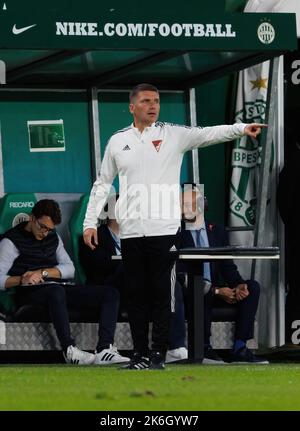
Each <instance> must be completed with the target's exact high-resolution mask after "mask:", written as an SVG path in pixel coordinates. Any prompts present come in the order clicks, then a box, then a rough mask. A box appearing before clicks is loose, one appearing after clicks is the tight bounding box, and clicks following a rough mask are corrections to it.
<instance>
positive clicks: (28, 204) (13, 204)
mask: <svg viewBox="0 0 300 431" xmlns="http://www.w3.org/2000/svg"><path fill="white" fill-rule="evenodd" d="M33 207H34V202H32V201H29V202H10V203H9V208H33Z"/></svg>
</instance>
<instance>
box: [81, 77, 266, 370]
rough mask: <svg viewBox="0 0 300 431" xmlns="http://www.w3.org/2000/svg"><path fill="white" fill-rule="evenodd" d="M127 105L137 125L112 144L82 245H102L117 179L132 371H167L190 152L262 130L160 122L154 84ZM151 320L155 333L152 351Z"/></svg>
mask: <svg viewBox="0 0 300 431" xmlns="http://www.w3.org/2000/svg"><path fill="white" fill-rule="evenodd" d="M129 99H130V104H129V110H130V112H131V114H132V115H133V120H134V121H133V124H132V125H131V126H129V127H127V128H125V129H122V130H119V131H117V132H116V133H114V134H113V135H112V137H111V138H110V140H109V142H108V145H107V147H106V151H105V154H104V158H103V162H102V166H101V175H100V177H99V178H98V179H97V180H96V181H95V183H94V185H93V188H92V191H91V195H90V199H89V204H88V207H87V211H86V215H85V220H84V241H85V243H86V244H87V245H88V246H89V247H91V248H92V249H93V248H94V247H95V245H96V244H98V240H99V241H101V238H99V239H98V238H97V223H98V218H99V217H100V213H101V211H102V210H103V207H104V205H105V203H106V201H107V198H108V195H109V192H110V188H111V184H112V182H113V180H114V178H115V176H116V175H117V174H118V175H119V182H120V190H119V194H120V197H119V200H118V202H117V205H116V219H117V221H118V223H119V226H120V238H121V245H122V246H121V248H122V257H123V262H124V268H125V271H126V275H127V277H128V280H129V288H128V299H129V301H128V302H129V309H128V315H129V322H130V327H131V332H132V338H133V344H134V354H133V357H132V360H131V363H130V364H129V366H128V368H129V369H145V368H150V369H163V368H164V361H165V352H166V350H167V348H168V335H169V322H170V313H171V310H172V309H173V308H174V286H175V281H176V276H175V261H176V258H177V255H178V254H177V248H178V245H179V235H180V218H181V209H180V186H179V178H180V169H181V163H182V159H183V156H184V153H185V152H186V151H189V150H193V149H195V148H202V147H207V146H209V145H212V144H216V143H220V142H225V141H232V140H234V139H236V138H238V137H241V136H243V135H244V134H247V135H249V136H252V137H254V138H256V136H257V135H258V134H259V133H260V132H261V127H262V126H264V125H262V124H257V123H253V124H243V123H237V124H234V125H229V126H228V125H224V126H214V127H204V128H201V127H188V126H179V125H175V124H169V123H162V122H158V121H157V119H158V116H159V110H160V100H159V92H158V90H157V88H156V87H154V86H153V85H150V84H140V85H138V86H136V87H135V88H134V89H133V90H132V91H131V93H130V97H129ZM149 286H150V288H149ZM150 315H151V316H152V320H153V328H152V348H151V350H150V351H149V350H148V330H149V316H150Z"/></svg>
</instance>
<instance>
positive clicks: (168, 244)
mask: <svg viewBox="0 0 300 431" xmlns="http://www.w3.org/2000/svg"><path fill="white" fill-rule="evenodd" d="M178 245H179V234H177V235H164V236H149V237H141V238H128V239H122V240H121V249H122V256H123V263H124V270H125V275H126V279H127V299H128V301H127V303H128V306H127V307H128V317H129V323H130V329H131V334H132V339H133V346H134V349H135V350H136V351H138V352H139V353H141V354H143V355H147V354H148V333H149V320H150V316H151V317H152V321H153V327H152V350H155V351H159V352H161V353H162V354H163V355H164V354H165V352H166V351H167V349H168V344H169V329H170V320H171V311H174V308H175V295H174V291H175V282H176V274H175V261H176V258H177V253H176V251H173V250H176V249H178ZM174 246H175V247H174Z"/></svg>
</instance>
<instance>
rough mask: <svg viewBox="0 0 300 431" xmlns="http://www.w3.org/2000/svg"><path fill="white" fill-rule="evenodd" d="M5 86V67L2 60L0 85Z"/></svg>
mask: <svg viewBox="0 0 300 431" xmlns="http://www.w3.org/2000/svg"><path fill="white" fill-rule="evenodd" d="M1 84H6V65H5V63H4V61H3V60H0V85H1Z"/></svg>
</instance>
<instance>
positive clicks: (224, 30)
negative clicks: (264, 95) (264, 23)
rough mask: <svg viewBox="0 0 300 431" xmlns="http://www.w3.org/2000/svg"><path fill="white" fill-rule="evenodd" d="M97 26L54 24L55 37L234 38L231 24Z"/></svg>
mask: <svg viewBox="0 0 300 431" xmlns="http://www.w3.org/2000/svg"><path fill="white" fill-rule="evenodd" d="M98 27H99V26H98V24H97V23H95V22H93V23H88V22H56V35H57V36H97V35H98V36H100V37H103V36H106V37H113V36H118V37H125V36H127V37H155V36H161V37H167V36H173V37H180V36H183V37H236V32H235V31H234V30H233V29H232V24H200V23H195V24H192V23H182V24H181V23H174V24H166V23H161V24H158V23H149V24H148V23H145V24H142V23H122V22H119V23H112V22H107V23H105V24H104V25H103V28H102V29H99V28H98Z"/></svg>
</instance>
